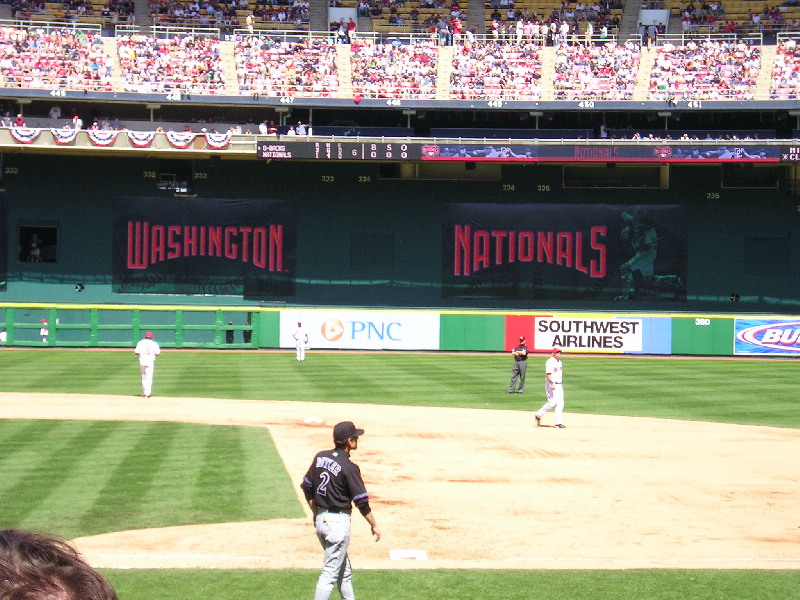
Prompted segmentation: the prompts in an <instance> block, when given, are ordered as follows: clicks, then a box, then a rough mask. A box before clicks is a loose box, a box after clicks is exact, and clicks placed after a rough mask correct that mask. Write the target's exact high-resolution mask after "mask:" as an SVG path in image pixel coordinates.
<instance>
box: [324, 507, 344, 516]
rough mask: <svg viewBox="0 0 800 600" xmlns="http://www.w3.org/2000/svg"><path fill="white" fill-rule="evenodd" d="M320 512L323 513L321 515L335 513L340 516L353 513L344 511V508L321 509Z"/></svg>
mask: <svg viewBox="0 0 800 600" xmlns="http://www.w3.org/2000/svg"><path fill="white" fill-rule="evenodd" d="M319 512H321V513H334V514H336V515H338V514H344V515H349V514H350V512H351V511H350V510H346V509H343V508H321V509H319Z"/></svg>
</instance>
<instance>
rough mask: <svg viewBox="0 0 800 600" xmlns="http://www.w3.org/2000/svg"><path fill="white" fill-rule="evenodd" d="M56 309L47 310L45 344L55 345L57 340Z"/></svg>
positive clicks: (57, 321)
mask: <svg viewBox="0 0 800 600" xmlns="http://www.w3.org/2000/svg"><path fill="white" fill-rule="evenodd" d="M58 323H59V320H58V311H57V310H56V309H55V308H51V309H50V310H48V311H47V345H48V346H55V345H56V343H57V342H58Z"/></svg>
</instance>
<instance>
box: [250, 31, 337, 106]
mask: <svg viewBox="0 0 800 600" xmlns="http://www.w3.org/2000/svg"><path fill="white" fill-rule="evenodd" d="M235 44H236V46H235V57H236V75H237V80H238V83H239V90H240V92H241V93H247V94H253V95H256V94H257V95H261V96H269V97H276V96H299V97H306V98H327V97H333V96H336V94H337V93H338V89H339V74H338V69H337V65H336V46H334V45H332V44H331V43H330V42H329V41H328V40H325V39H322V38H304V39H303V40H302V41H301V42H287V41H276V40H273V39H272V38H270V37H261V36H255V35H244V36H238V38H237V39H236V42H235Z"/></svg>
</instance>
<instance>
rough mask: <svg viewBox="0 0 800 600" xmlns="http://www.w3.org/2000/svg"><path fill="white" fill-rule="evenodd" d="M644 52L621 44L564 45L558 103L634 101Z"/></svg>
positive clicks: (560, 52) (632, 44)
mask: <svg viewBox="0 0 800 600" xmlns="http://www.w3.org/2000/svg"><path fill="white" fill-rule="evenodd" d="M641 55H642V53H641V48H640V46H639V44H638V43H637V42H634V41H632V40H628V41H627V42H625V44H624V45H618V44H593V43H590V44H588V45H585V44H577V45H570V44H567V43H563V44H561V45H560V46H559V47H558V49H557V50H556V60H555V72H556V74H555V80H554V82H553V87H554V90H555V99H556V100H632V99H633V91H634V87H635V85H636V77H637V75H638V71H639V62H640V60H641Z"/></svg>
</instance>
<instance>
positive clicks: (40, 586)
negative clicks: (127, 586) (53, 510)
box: [0, 529, 117, 600]
mask: <svg viewBox="0 0 800 600" xmlns="http://www.w3.org/2000/svg"><path fill="white" fill-rule="evenodd" d="M0 598H2V599H3V600H117V593H116V592H115V591H114V588H113V587H112V586H111V584H110V583H109V582H108V581H106V579H105V578H104V577H103V576H102V575H100V573H98V572H97V571H95V570H94V569H93V568H92V567H91V566H89V564H88V563H87V562H86V560H85V559H84V558H83V556H81V554H80V553H79V552H78V551H77V550H75V548H73V547H72V546H70V545H69V544H68V543H67V542H66V541H64V540H60V539H57V538H54V537H52V536H49V535H45V534H41V533H32V532H28V531H20V530H15V529H8V530H5V531H0Z"/></svg>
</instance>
